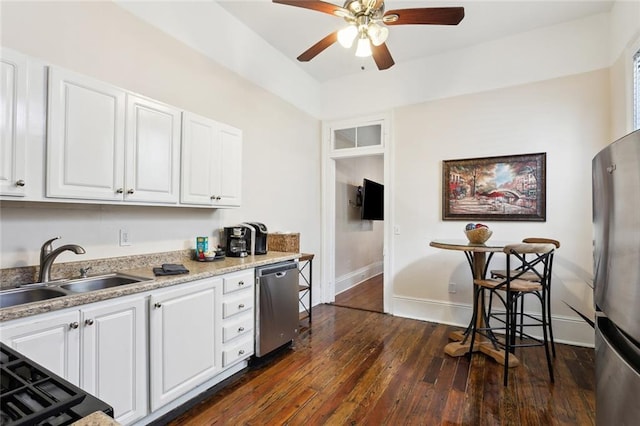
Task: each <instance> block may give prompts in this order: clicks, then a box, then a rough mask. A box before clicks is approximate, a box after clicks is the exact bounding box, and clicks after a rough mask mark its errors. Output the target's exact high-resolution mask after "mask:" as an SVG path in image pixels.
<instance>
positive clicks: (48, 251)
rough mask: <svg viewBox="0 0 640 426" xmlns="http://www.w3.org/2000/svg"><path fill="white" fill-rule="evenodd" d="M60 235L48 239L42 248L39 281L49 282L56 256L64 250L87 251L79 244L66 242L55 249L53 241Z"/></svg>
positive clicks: (82, 252)
mask: <svg viewBox="0 0 640 426" xmlns="http://www.w3.org/2000/svg"><path fill="white" fill-rule="evenodd" d="M59 238H60V237H54V238H52V239H50V240H48V241H46V242H45V243H44V244H43V245H42V247H41V248H40V272H39V274H38V282H40V283H47V282H49V281H50V278H51V266H52V265H53V261H54V260H56V257H58V255H59V254H60V253H62V252H65V251H72V252H74V253H75V254H84V253H86V252H85V251H84V249H83V248H82V247H80V246H79V245H77V244H66V245H64V246H60V247H58V248H57V249H55V250H54V249H53V246H52V243H53V242H54V241H55V240H57V239H59Z"/></svg>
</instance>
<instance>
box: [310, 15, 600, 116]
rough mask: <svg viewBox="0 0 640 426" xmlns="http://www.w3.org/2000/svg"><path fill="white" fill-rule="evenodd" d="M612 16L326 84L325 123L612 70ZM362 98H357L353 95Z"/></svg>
mask: <svg viewBox="0 0 640 426" xmlns="http://www.w3.org/2000/svg"><path fill="white" fill-rule="evenodd" d="M609 40H610V27H609V14H599V15H594V16H590V17H587V18H583V19H579V20H575V21H571V22H567V23H564V24H559V25H554V26H550V27H544V28H539V29H536V30H533V31H528V32H525V33H521V34H516V35H513V36H509V37H505V38H502V39H499V40H494V41H490V42H485V43H481V44H477V45H475V46H472V47H468V48H465V49H459V50H455V51H450V52H445V53H442V54H439V55H435V56H431V57H428V58H422V59H418V60H415V61H411V62H408V63H401V64H396V65H394V66H393V68H390V69H389V70H386V71H384V72H367V73H363V74H355V75H350V76H346V77H344V78H339V79H334V80H331V81H329V82H327V83H326V84H324V85H323V90H322V96H323V109H322V110H323V113H324V116H323V118H324V119H335V118H339V117H345V116H351V115H353V114H354V111H358V113H359V114H368V113H372V112H379V111H383V110H386V109H390V108H395V107H401V106H403V105H409V104H415V103H420V102H425V101H429V100H434V99H443V98H448V97H451V96H459V95H463V94H468V93H478V92H482V91H486V90H494V89H498V88H501V87H509V86H514V85H519V84H525V83H529V82H534V81H544V80H547V79H552V78H556V77H561V76H565V75H572V74H577V73H581V72H585V71H592V70H596V69H601V68H605V67H608V66H609V65H610V61H609V48H610V43H609ZM354 93H357V94H358V96H354Z"/></svg>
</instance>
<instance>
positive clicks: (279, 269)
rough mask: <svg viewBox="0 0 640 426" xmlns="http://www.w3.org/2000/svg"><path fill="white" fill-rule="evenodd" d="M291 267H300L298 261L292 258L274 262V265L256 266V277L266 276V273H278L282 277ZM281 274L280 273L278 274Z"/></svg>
mask: <svg viewBox="0 0 640 426" xmlns="http://www.w3.org/2000/svg"><path fill="white" fill-rule="evenodd" d="M291 269H298V262H296V261H295V260H290V261H286V262H280V263H274V264H273V265H268V266H262V267H258V268H256V277H257V278H260V277H264V276H265V275H276V276H277V277H282V276H284V274H286V273H287V271H289V270H291ZM278 274H280V275H278Z"/></svg>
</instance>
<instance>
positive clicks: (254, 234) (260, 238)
mask: <svg viewBox="0 0 640 426" xmlns="http://www.w3.org/2000/svg"><path fill="white" fill-rule="evenodd" d="M242 225H244V226H247V227H248V228H250V229H251V240H250V241H248V243H249V246H248V247H249V253H251V254H267V234H268V232H267V227H266V226H265V224H264V223H260V222H245V223H243V224H242Z"/></svg>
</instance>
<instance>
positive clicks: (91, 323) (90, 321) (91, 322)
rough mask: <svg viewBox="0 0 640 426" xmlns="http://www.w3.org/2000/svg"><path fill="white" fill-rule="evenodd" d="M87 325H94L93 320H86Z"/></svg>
mask: <svg viewBox="0 0 640 426" xmlns="http://www.w3.org/2000/svg"><path fill="white" fill-rule="evenodd" d="M84 323H85V325H93V320H92V319H91V318H89V319H86V320H84Z"/></svg>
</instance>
